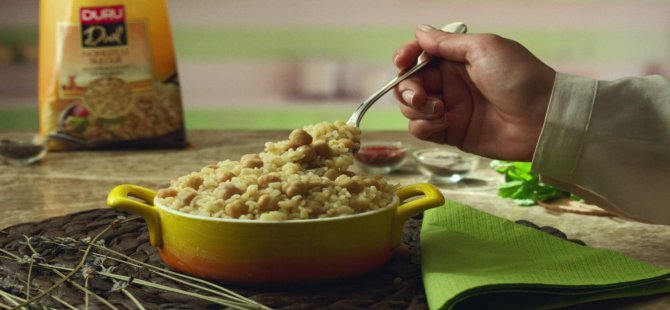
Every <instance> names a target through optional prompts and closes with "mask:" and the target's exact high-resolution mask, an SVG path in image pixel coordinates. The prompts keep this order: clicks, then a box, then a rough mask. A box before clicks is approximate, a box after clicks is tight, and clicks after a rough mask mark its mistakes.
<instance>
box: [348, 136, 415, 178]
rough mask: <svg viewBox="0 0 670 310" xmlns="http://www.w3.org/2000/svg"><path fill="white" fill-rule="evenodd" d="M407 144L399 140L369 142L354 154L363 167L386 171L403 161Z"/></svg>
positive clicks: (396, 166)
mask: <svg viewBox="0 0 670 310" xmlns="http://www.w3.org/2000/svg"><path fill="white" fill-rule="evenodd" d="M407 149H408V148H407V146H405V145H403V144H402V143H400V142H391V143H370V144H369V145H367V146H366V145H363V146H362V147H361V149H360V150H358V152H357V153H356V154H355V155H354V158H356V161H357V162H358V163H359V164H360V166H361V167H362V168H363V169H368V170H375V171H374V172H383V173H388V172H391V171H392V170H393V169H395V168H398V167H399V166H401V165H402V164H403V163H404V162H405V157H406V155H407Z"/></svg>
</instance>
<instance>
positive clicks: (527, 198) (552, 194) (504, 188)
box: [491, 160, 581, 206]
mask: <svg viewBox="0 0 670 310" xmlns="http://www.w3.org/2000/svg"><path fill="white" fill-rule="evenodd" d="M491 168H493V169H495V171H496V172H498V173H500V174H503V175H504V176H505V183H503V184H501V185H500V186H499V187H498V195H499V196H501V197H504V198H511V199H512V200H513V201H514V202H515V203H516V204H518V205H520V206H532V205H536V204H537V203H538V202H546V201H550V200H554V199H557V198H561V197H570V198H572V199H574V200H581V198H579V197H577V196H575V195H573V194H571V193H569V192H566V191H563V190H560V189H558V188H555V187H553V186H551V185H547V184H544V183H542V181H540V177H539V175H537V174H536V173H534V172H532V171H531V163H529V162H509V161H500V160H494V161H492V162H491Z"/></svg>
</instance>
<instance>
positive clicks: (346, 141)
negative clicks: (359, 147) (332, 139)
mask: <svg viewBox="0 0 670 310" xmlns="http://www.w3.org/2000/svg"><path fill="white" fill-rule="evenodd" d="M340 143H342V145H344V147H346V148H348V149H350V150H352V149H354V146H356V143H354V141H352V140H351V139H346V138H345V139H340Z"/></svg>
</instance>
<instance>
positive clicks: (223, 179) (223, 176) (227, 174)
mask: <svg viewBox="0 0 670 310" xmlns="http://www.w3.org/2000/svg"><path fill="white" fill-rule="evenodd" d="M233 177H235V174H234V173H232V172H230V171H226V172H224V173H222V174H221V176H219V183H223V182H226V181H229V180H230V179H232V178H233Z"/></svg>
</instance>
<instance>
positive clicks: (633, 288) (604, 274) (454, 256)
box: [421, 201, 670, 309]
mask: <svg viewBox="0 0 670 310" xmlns="http://www.w3.org/2000/svg"><path fill="white" fill-rule="evenodd" d="M421 252H422V272H423V282H424V286H425V290H426V296H427V298H428V305H429V306H430V308H431V309H452V308H463V309H551V308H557V307H566V306H571V305H576V304H580V303H585V302H590V301H596V300H604V299H613V298H623V297H633V296H645V295H652V294H659V293H667V292H670V281H668V280H666V278H668V277H669V276H670V269H661V268H658V267H655V266H653V265H651V264H648V263H645V262H641V261H638V260H635V259H632V258H629V257H626V256H623V255H621V254H618V253H615V252H612V251H609V250H602V249H593V248H589V247H585V246H581V245H578V244H575V243H572V242H570V241H567V240H564V239H560V238H557V237H554V236H551V235H549V234H547V233H544V232H541V231H539V230H536V229H533V228H530V227H525V226H522V225H518V224H516V223H514V222H511V221H508V220H505V219H501V218H498V217H495V216H493V215H490V214H487V213H484V212H481V211H478V210H475V209H473V208H471V207H468V206H465V205H462V204H459V203H456V202H450V201H447V203H446V204H445V205H444V206H442V207H439V208H435V209H431V210H428V211H426V213H425V215H424V220H423V228H422V229H421Z"/></svg>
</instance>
